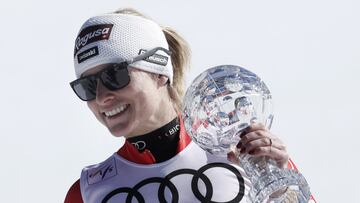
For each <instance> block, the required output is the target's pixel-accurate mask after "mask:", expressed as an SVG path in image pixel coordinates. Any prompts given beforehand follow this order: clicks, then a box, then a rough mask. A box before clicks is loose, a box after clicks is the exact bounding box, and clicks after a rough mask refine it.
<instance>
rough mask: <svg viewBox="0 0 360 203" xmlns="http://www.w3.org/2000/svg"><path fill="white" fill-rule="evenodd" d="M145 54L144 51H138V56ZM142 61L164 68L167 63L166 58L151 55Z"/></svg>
mask: <svg viewBox="0 0 360 203" xmlns="http://www.w3.org/2000/svg"><path fill="white" fill-rule="evenodd" d="M145 52H146V50H144V49H140V51H139V55H141V54H143V53H145ZM144 60H145V61H147V62H150V63H155V64H158V65H162V66H166V64H167V63H168V57H166V56H162V55H159V54H154V55H151V56H149V57H147V58H145V59H144Z"/></svg>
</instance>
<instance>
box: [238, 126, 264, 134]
mask: <svg viewBox="0 0 360 203" xmlns="http://www.w3.org/2000/svg"><path fill="white" fill-rule="evenodd" d="M257 130H266V128H265V126H264V125H263V124H262V123H252V124H250V125H249V126H248V127H247V128H245V129H244V130H243V131H242V132H241V134H240V137H242V136H244V135H246V134H248V133H250V132H253V131H257Z"/></svg>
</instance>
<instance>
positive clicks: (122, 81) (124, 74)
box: [70, 47, 171, 101]
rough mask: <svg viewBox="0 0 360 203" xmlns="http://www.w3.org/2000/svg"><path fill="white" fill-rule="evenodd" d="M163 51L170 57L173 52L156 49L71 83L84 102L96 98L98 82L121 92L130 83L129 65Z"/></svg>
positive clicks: (160, 48)
mask: <svg viewBox="0 0 360 203" xmlns="http://www.w3.org/2000/svg"><path fill="white" fill-rule="evenodd" d="M159 50H162V51H164V52H165V53H166V54H168V55H169V56H170V55H171V52H170V51H169V50H167V49H164V48H162V47H156V48H154V49H151V50H150V51H147V52H145V53H143V54H140V55H139V56H136V57H135V58H133V59H131V60H129V61H124V62H121V63H115V64H109V67H106V68H105V69H103V70H101V71H99V72H97V73H96V74H94V75H88V76H85V77H81V78H79V79H77V80H74V81H72V82H71V83H70V86H71V88H72V89H73V90H74V92H75V94H76V95H77V96H78V97H79V98H80V99H81V100H83V101H90V100H93V99H95V98H96V89H97V83H98V80H100V81H101V82H102V84H103V85H104V86H105V87H106V88H108V89H109V90H111V91H114V90H119V89H121V88H124V87H126V86H127V85H128V84H129V83H130V75H129V71H128V69H127V67H128V65H130V64H131V63H134V62H136V61H140V60H143V59H146V58H148V57H149V56H152V55H154V54H155V53H156V52H157V51H159Z"/></svg>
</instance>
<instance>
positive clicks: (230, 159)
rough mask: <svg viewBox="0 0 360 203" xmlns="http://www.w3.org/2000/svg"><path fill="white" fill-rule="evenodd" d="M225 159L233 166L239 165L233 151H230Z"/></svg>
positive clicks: (238, 160) (237, 157)
mask: <svg viewBox="0 0 360 203" xmlns="http://www.w3.org/2000/svg"><path fill="white" fill-rule="evenodd" d="M227 158H228V160H229V161H231V162H232V163H234V164H238V165H239V164H240V159H239V156H238V155H236V154H235V153H234V152H233V151H231V152H229V153H228V154H227Z"/></svg>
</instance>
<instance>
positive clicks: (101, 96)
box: [96, 80, 115, 105]
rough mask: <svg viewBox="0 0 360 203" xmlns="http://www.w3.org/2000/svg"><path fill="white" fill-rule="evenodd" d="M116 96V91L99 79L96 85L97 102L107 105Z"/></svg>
mask: <svg viewBox="0 0 360 203" xmlns="http://www.w3.org/2000/svg"><path fill="white" fill-rule="evenodd" d="M114 98H115V95H114V92H113V91H111V90H109V89H108V88H106V87H105V86H104V84H102V82H101V81H100V80H98V81H97V87H96V103H98V104H99V105H105V104H108V103H110V102H111V101H112V100H113V99H114Z"/></svg>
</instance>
